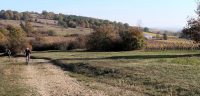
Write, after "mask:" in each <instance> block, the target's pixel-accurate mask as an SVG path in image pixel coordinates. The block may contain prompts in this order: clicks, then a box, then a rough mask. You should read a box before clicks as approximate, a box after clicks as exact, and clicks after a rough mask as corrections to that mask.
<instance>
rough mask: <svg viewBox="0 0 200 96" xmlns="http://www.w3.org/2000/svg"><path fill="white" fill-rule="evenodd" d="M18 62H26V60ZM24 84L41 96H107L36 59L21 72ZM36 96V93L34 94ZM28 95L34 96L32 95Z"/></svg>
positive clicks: (22, 59) (19, 59)
mask: <svg viewBox="0 0 200 96" xmlns="http://www.w3.org/2000/svg"><path fill="white" fill-rule="evenodd" d="M17 61H20V62H21V61H22V62H24V61H25V60H24V58H18V59H17ZM21 71H22V72H21V74H20V75H21V77H22V78H23V79H22V82H23V83H24V84H25V85H26V86H28V87H30V90H34V91H36V92H37V93H38V95H39V96H105V95H106V94H104V93H103V92H101V91H97V90H92V89H89V88H87V87H86V86H84V85H83V84H81V83H79V82H78V81H77V80H76V79H74V78H72V77H70V76H68V75H67V74H66V73H65V72H64V71H63V70H62V69H60V68H59V67H57V66H54V65H53V64H51V63H49V62H48V61H47V60H43V59H34V60H31V62H30V64H29V65H26V66H24V69H23V70H21ZM34 94H35V93H34ZM27 95H29V96H32V95H33V94H32V93H28V94H27Z"/></svg>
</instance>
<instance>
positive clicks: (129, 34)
mask: <svg viewBox="0 0 200 96" xmlns="http://www.w3.org/2000/svg"><path fill="white" fill-rule="evenodd" d="M119 35H120V37H121V39H122V46H123V50H135V49H140V48H142V47H143V46H144V35H143V34H142V32H141V31H140V30H139V29H138V28H130V29H129V30H128V31H124V32H120V33H119Z"/></svg>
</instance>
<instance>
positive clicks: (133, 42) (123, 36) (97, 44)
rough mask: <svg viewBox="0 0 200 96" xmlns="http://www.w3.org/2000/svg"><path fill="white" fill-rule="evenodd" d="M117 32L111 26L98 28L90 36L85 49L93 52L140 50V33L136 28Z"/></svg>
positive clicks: (141, 40) (142, 38)
mask: <svg viewBox="0 0 200 96" xmlns="http://www.w3.org/2000/svg"><path fill="white" fill-rule="evenodd" d="M126 30H127V31H122V32H119V30H115V28H114V27H113V26H111V25H104V26H100V27H99V28H97V29H96V31H95V32H93V33H92V34H90V36H89V39H88V42H87V49H89V50H93V51H123V50H134V49H140V48H142V47H143V45H144V37H143V34H142V32H141V31H140V30H139V29H137V28H130V29H126Z"/></svg>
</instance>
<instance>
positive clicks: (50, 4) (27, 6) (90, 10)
mask: <svg viewBox="0 0 200 96" xmlns="http://www.w3.org/2000/svg"><path fill="white" fill-rule="evenodd" d="M196 6H197V5H196V3H195V0H2V1H1V6H0V9H4V10H8V9H11V10H17V11H36V12H41V11H42V10H47V11H53V12H55V13H64V14H73V15H81V16H89V17H95V18H101V19H109V20H112V21H121V22H124V23H125V22H127V23H129V24H130V25H137V23H138V21H142V26H147V27H153V28H170V29H177V28H182V27H183V26H185V24H186V21H187V17H188V16H194V10H195V9H196Z"/></svg>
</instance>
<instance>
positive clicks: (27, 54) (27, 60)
mask: <svg viewBox="0 0 200 96" xmlns="http://www.w3.org/2000/svg"><path fill="white" fill-rule="evenodd" d="M30 54H31V51H30V49H29V48H26V50H25V55H26V63H27V64H28V63H29V60H30Z"/></svg>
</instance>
